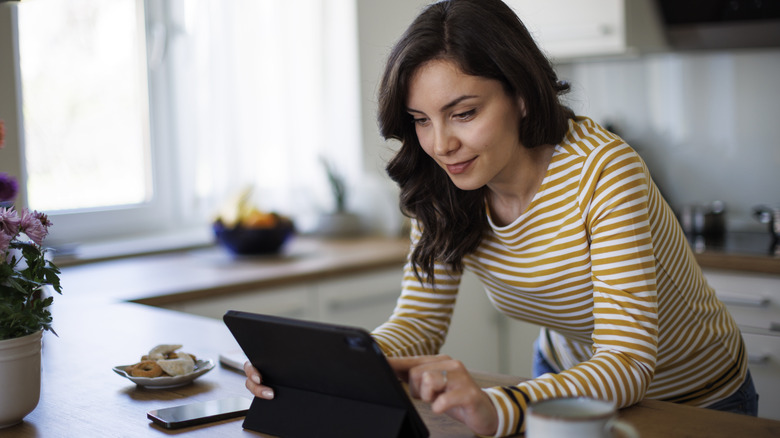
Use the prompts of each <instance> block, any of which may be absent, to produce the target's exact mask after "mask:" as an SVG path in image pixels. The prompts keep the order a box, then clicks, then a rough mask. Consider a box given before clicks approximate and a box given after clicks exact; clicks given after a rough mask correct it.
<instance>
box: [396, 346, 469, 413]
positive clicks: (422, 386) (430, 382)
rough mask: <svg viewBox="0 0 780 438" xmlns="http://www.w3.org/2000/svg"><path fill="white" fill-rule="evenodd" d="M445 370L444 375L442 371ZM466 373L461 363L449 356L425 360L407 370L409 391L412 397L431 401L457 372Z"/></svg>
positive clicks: (456, 376)
mask: <svg viewBox="0 0 780 438" xmlns="http://www.w3.org/2000/svg"><path fill="white" fill-rule="evenodd" d="M444 371H446V373H447V374H446V377H445V374H444V373H443V372H444ZM460 373H465V374H468V372H467V371H466V369H465V367H464V366H463V364H462V363H461V362H459V361H457V360H452V359H450V358H449V357H446V358H443V359H442V360H436V361H427V362H425V363H423V364H421V365H418V366H416V367H414V368H412V369H411V370H409V392H410V393H411V394H412V396H413V397H417V398H420V399H422V400H424V401H427V402H431V401H433V400H434V398H435V397H436V396H437V395H438V394H439V393H441V392H443V391H444V390H446V388H447V385H448V383H449V382H450V381H452V379H458V374H460Z"/></svg>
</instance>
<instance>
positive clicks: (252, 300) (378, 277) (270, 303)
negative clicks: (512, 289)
mask: <svg viewBox="0 0 780 438" xmlns="http://www.w3.org/2000/svg"><path fill="white" fill-rule="evenodd" d="M401 276H402V270H401V268H400V267H397V268H396V267H392V268H383V269H376V270H371V271H368V272H364V273H359V274H348V275H340V276H335V277H327V278H323V279H320V280H314V281H307V282H302V283H299V284H294V285H290V286H285V287H281V288H264V289H258V290H252V291H248V292H240V293H231V294H222V295H219V296H215V297H209V298H200V299H192V300H186V301H180V302H176V303H171V304H163V305H160V307H165V308H168V309H172V310H178V311H181V312H186V313H191V314H195V315H201V316H206V317H209V318H215V319H221V318H222V315H224V314H225V312H226V311H227V310H230V309H235V310H243V311H247V312H255V313H266V314H272V315H278V316H286V317H291V318H299V319H307V320H311V321H322V322H329V323H335V324H343V325H350V326H356V327H362V328H364V329H366V330H372V329H374V328H375V327H377V326H378V325H380V324H382V323H383V322H385V321H387V319H388V317H389V316H390V315H391V314H392V312H393V309H394V308H395V303H396V301H397V299H398V296H399V294H400V292H401ZM461 291H462V293H460V294H459V297H458V305H457V306H456V310H455V314H454V315H453V321H452V325H451V326H450V333H449V335H448V336H447V342H446V343H445V345H444V347H443V349H442V353H445V354H449V355H450V356H452V357H454V358H456V359H458V360H461V361H462V362H463V363H464V364H466V366H468V367H469V368H470V369H474V370H479V371H485V372H499V371H500V370H502V369H505V368H506V367H505V366H503V365H502V360H501V357H502V356H501V355H502V354H504V353H503V351H504V350H505V349H504V348H501V345H504V343H505V337H504V336H503V335H502V334H501V333H499V331H500V328H501V324H502V321H501V319H500V317H499V315H498V311H496V310H495V309H494V308H493V306H492V304H491V303H490V301H489V300H488V298H487V296H486V294H485V291H484V288H483V287H482V285H481V283H480V282H479V280H478V279H477V278H476V277H475V276H473V275H472V274H470V273H466V274H465V275H464V279H463V282H462V285H461Z"/></svg>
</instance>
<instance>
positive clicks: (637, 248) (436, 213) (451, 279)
mask: <svg viewBox="0 0 780 438" xmlns="http://www.w3.org/2000/svg"><path fill="white" fill-rule="evenodd" d="M567 89H568V86H567V85H566V84H564V83H561V82H559V81H558V80H557V77H556V75H555V72H554V71H553V69H552V67H551V65H550V63H549V62H548V61H547V59H545V57H544V55H543V54H542V53H541V51H540V50H539V48H538V47H537V46H536V45H535V43H534V41H533V39H532V38H531V36H530V35H529V33H528V31H527V30H526V28H525V27H524V26H523V24H522V23H521V22H520V20H519V19H518V18H517V16H516V15H515V14H514V13H513V12H512V10H511V9H509V8H508V7H507V6H506V5H505V4H504V3H502V2H501V1H499V0H450V1H441V2H438V3H435V4H432V5H430V6H429V7H428V8H427V9H425V10H424V11H423V12H422V13H421V14H420V16H419V17H417V19H416V20H415V21H414V22H413V23H412V24H411V26H410V27H409V29H408V30H407V31H406V33H405V34H404V35H403V37H402V38H401V39H400V41H399V42H398V43H397V45H396V46H395V48H394V50H393V51H392V53H391V55H390V57H389V60H388V63H387V67H386V70H385V73H384V77H383V80H382V83H381V87H380V108H379V121H380V126H381V131H382V134H383V136H385V137H386V138H392V139H397V140H399V141H400V142H401V148H400V150H399V151H398V153H397V155H396V156H395V157H394V158H393V160H392V161H391V162H390V163H389V165H388V167H387V170H388V173H389V175H390V177H391V178H392V179H393V180H394V181H396V182H397V183H398V184H399V186H400V188H401V206H402V209H403V211H404V213H405V214H407V215H408V216H409V217H411V218H412V220H413V228H412V235H411V237H412V251H411V254H410V257H409V261H408V262H407V265H406V267H405V275H404V282H403V291H402V295H401V297H400V299H399V301H398V305H397V307H396V309H395V311H394V313H393V315H392V316H391V318H390V320H389V321H388V322H386V323H385V324H383V325H382V326H380V327H378V328H377V329H376V330H375V331H374V333H373V335H374V338H375V339H376V341H377V343H378V344H379V345H380V347H381V348H382V349H383V351H384V352H385V353H386V355H387V356H388V357H390V362H391V365H392V366H393V367H394V369H395V370H396V371H397V372H398V373H399V374H400V375H404V376H408V379H409V383H410V388H411V391H412V393H413V395H415V396H418V397H420V398H422V399H423V400H425V401H428V402H431V403H432V408H433V410H434V411H435V412H439V413H442V412H446V413H447V414H449V415H451V416H453V417H455V418H457V419H459V420H460V421H462V422H464V423H465V424H466V425H467V426H468V427H470V428H471V429H472V430H473V431H474V432H475V433H478V434H481V435H494V436H505V435H511V434H516V433H519V432H522V431H523V430H524V412H525V409H526V407H527V406H528V405H529V404H530V403H531V402H534V401H537V400H541V399H546V398H552V397H567V396H591V397H596V398H602V399H609V400H612V401H614V402H616V404H617V405H618V406H620V407H624V406H629V405H631V404H634V403H636V402H638V401H640V400H642V399H643V398H646V397H647V398H653V399H660V400H668V401H672V402H677V403H685V404H690V405H694V406H705V407H715V408H719V409H723V410H731V411H739V412H743V413H748V414H752V415H755V414H756V410H757V396H756V395H755V390H754V389H753V384H752V381H751V380H750V376H749V373H748V368H747V359H746V353H745V349H744V345H743V341H742V338H741V335H740V332H739V330H738V328H737V326H736V324H735V322H734V320H733V319H732V318H731V316H730V315H729V314H728V312H727V310H726V309H725V307H724V306H723V304H721V303H720V302H719V301H718V300H717V298H716V297H715V293H714V291H713V290H712V289H711V288H710V287H709V286H708V285H707V282H706V281H705V279H704V277H703V275H702V272H701V269H700V268H699V266H698V265H697V263H696V261H695V259H694V257H693V254H692V253H691V251H690V249H689V247H688V244H687V242H686V240H685V238H684V235H683V233H682V231H681V229H680V227H679V225H678V223H677V220H676V219H675V217H674V214H673V213H672V211H671V209H670V208H669V206H668V205H667V203H666V202H665V201H664V199H663V198H662V197H661V195H660V193H659V191H658V189H657V188H656V186H655V184H654V183H653V181H652V180H651V179H650V176H649V173H648V170H647V168H646V167H645V165H644V163H643V162H642V160H641V159H640V157H639V156H638V155H637V154H636V153H635V152H634V151H633V150H632V149H631V148H630V147H629V146H628V145H627V144H626V143H624V142H623V140H622V139H620V138H619V137H618V136H616V135H614V134H612V133H610V132H608V131H606V130H604V129H603V128H601V127H600V126H598V125H597V124H596V123H594V122H593V121H591V120H590V119H588V118H585V117H575V116H574V115H573V114H572V112H571V111H570V110H569V109H567V108H566V107H565V106H563V105H562V104H561V103H560V102H559V94H561V93H563V92H565V91H567ZM464 269H469V270H472V271H473V272H474V273H475V274H476V275H477V276H478V277H479V278H480V279H481V280H482V282H483V283H484V285H485V288H486V291H487V293H488V296H489V297H490V299H491V301H492V302H493V304H494V305H495V306H496V308H498V309H499V310H500V311H502V312H504V313H506V314H507V315H509V316H511V317H515V318H518V319H521V320H524V321H528V322H531V323H535V324H538V325H540V326H542V327H544V328H543V330H542V332H541V334H540V337H539V340H538V342H537V351H536V354H537V360H536V364H537V366H535V373H537V375H536V376H534V377H535V378H534V379H532V380H528V381H525V382H520V383H518V384H517V385H516V386H511V387H496V388H487V389H480V388H479V387H478V386H477V385H476V384H475V383H474V381H473V380H472V379H471V377H470V376H469V374H468V372H467V371H466V370H465V368H464V367H463V365H462V364H461V363H460V362H458V361H455V360H452V359H450V358H448V357H446V356H435V354H437V353H438V351H439V349H440V347H441V346H442V344H443V343H444V340H445V337H446V334H447V329H448V325H449V322H450V318H451V316H452V311H453V307H454V305H455V298H456V295H457V292H458V284H459V279H460V275H461V273H462V272H463V270H464ZM246 369H247V375H248V376H249V378H248V379H247V386H248V388H249V389H250V390H251V391H252V392H253V393H254V394H256V395H258V396H264V395H263V394H264V392H265V393H266V394H268V393H267V391H269V388H266V387H264V386H263V385H262V384H260V376H259V374H258V373H257V370H255V369H254V368H252V367H251V366H249V365H248V366H247V367H246Z"/></svg>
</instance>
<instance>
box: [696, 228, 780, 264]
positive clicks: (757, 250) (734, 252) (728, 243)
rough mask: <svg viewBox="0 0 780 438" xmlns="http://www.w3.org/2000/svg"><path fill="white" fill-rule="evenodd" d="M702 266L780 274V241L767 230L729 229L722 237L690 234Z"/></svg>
mask: <svg viewBox="0 0 780 438" xmlns="http://www.w3.org/2000/svg"><path fill="white" fill-rule="evenodd" d="M689 243H690V244H691V248H692V249H693V252H694V254H695V256H696V260H697V261H698V262H699V265H701V267H703V268H712V269H727V270H732V271H746V272H758V273H764V274H780V245H777V244H773V242H772V238H771V236H770V235H769V233H768V232H763V233H754V232H729V233H726V235H725V236H723V237H721V238H704V237H701V236H699V237H696V238H690V239H689Z"/></svg>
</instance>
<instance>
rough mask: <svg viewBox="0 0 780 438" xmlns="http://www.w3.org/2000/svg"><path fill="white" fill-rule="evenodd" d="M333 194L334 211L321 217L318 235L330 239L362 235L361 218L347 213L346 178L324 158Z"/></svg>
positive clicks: (323, 163) (318, 224)
mask: <svg viewBox="0 0 780 438" xmlns="http://www.w3.org/2000/svg"><path fill="white" fill-rule="evenodd" d="M321 161H322V165H323V166H324V167H325V173H326V174H327V176H328V183H329V184H330V189H331V193H332V194H333V202H334V206H335V208H334V211H332V212H330V213H323V214H321V215H320V217H319V221H318V223H317V231H316V233H317V234H319V235H321V236H329V237H349V236H355V235H358V234H360V231H361V226H360V217H359V216H358V215H357V214H355V213H351V212H349V211H347V186H346V184H345V182H344V178H343V177H342V176H341V175H340V174H339V173H338V172H336V169H334V167H333V166H332V165H331V164H330V163H329V162H328V161H327V160H325V159H324V158H323V159H321Z"/></svg>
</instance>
